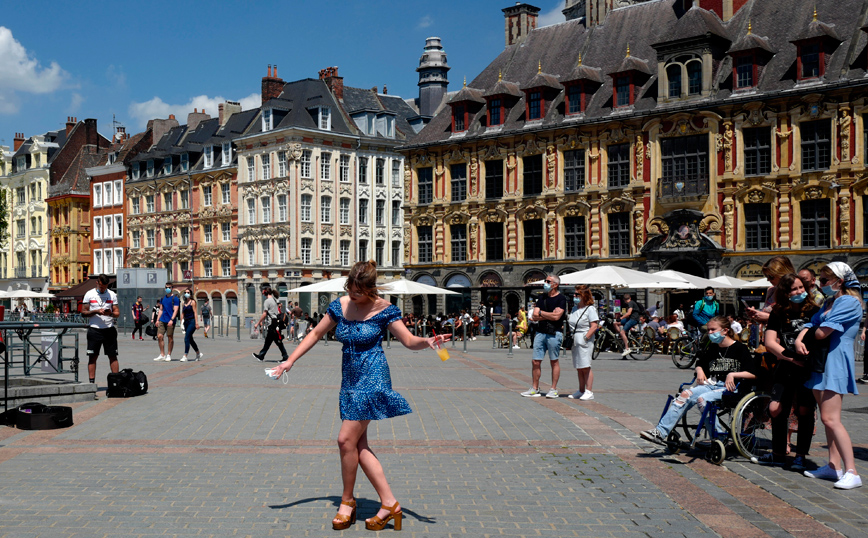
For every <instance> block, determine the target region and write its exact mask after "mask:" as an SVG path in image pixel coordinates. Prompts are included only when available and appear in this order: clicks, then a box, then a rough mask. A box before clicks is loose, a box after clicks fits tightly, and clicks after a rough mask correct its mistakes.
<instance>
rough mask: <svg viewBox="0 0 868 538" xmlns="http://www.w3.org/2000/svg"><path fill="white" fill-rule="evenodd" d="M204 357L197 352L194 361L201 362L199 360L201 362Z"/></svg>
mask: <svg viewBox="0 0 868 538" xmlns="http://www.w3.org/2000/svg"><path fill="white" fill-rule="evenodd" d="M204 356H205V354H204V353H202V352H199V353H197V354H196V360H197V361H201V360H202V357H204Z"/></svg>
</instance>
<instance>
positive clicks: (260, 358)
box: [253, 353, 265, 362]
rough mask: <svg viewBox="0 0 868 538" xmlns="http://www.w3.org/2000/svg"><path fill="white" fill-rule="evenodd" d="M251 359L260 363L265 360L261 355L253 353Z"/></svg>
mask: <svg viewBox="0 0 868 538" xmlns="http://www.w3.org/2000/svg"><path fill="white" fill-rule="evenodd" d="M253 358H254V359H256V360H258V361H259V362H262V361H264V360H265V357H263V356H262V355H257V354H256V353H253Z"/></svg>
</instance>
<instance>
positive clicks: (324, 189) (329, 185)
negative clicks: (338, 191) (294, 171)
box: [320, 181, 335, 194]
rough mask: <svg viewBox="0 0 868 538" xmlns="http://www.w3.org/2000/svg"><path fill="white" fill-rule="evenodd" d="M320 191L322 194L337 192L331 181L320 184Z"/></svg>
mask: <svg viewBox="0 0 868 538" xmlns="http://www.w3.org/2000/svg"><path fill="white" fill-rule="evenodd" d="M320 189H321V190H322V192H327V193H329V194H333V193H334V192H335V188H334V185H333V184H332V182H331V181H322V182H321V183H320Z"/></svg>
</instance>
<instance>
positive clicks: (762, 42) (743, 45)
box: [726, 33, 775, 54]
mask: <svg viewBox="0 0 868 538" xmlns="http://www.w3.org/2000/svg"><path fill="white" fill-rule="evenodd" d="M749 50H764V51H766V52H768V53H771V54H774V53H775V51H774V50H772V46H771V45H769V38H767V37H760V36H758V35H756V34H754V33H748V34H745V35H743V36H742V37H741V38H739V40H738V41H736V42H735V43H733V45H732V46H731V47H730V48H729V50H728V51H726V53H727V54H734V53H736V52H746V51H749Z"/></svg>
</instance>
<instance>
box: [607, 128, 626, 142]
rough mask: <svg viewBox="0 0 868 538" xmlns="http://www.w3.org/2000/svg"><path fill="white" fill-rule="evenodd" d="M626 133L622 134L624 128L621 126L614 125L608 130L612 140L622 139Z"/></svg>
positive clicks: (618, 140)
mask: <svg viewBox="0 0 868 538" xmlns="http://www.w3.org/2000/svg"><path fill="white" fill-rule="evenodd" d="M626 136H627V135H625V134H624V130H623V129H621V127H615V128H614V129H612V130H611V131H609V139H610V140H612V141H613V142H620V141H621V140H624V138H626Z"/></svg>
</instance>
